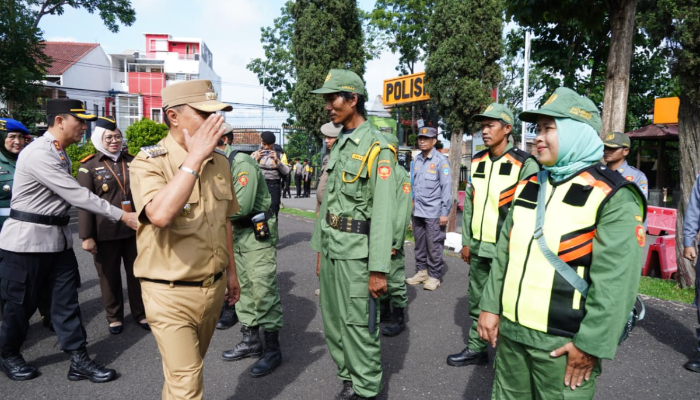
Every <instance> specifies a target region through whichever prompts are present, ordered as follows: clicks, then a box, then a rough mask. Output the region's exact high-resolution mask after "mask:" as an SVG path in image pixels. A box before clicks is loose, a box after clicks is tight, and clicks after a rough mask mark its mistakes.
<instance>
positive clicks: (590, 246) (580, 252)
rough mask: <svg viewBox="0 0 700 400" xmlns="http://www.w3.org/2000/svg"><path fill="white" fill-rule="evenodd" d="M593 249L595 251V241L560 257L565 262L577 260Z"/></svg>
mask: <svg viewBox="0 0 700 400" xmlns="http://www.w3.org/2000/svg"><path fill="white" fill-rule="evenodd" d="M591 251H593V243H592V242H591V243H588V244H587V245H585V246H583V247H581V248H580V249H578V250H575V251H572V252H570V253H566V254H563V255H560V256H559V258H561V260H562V261H564V262H569V261H572V260H575V259H577V258H579V257H583V256H585V255H586V254H588V253H590V252H591Z"/></svg>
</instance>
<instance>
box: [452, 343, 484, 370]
mask: <svg viewBox="0 0 700 400" xmlns="http://www.w3.org/2000/svg"><path fill="white" fill-rule="evenodd" d="M488 362H489V356H488V354H487V353H486V351H474V350H472V349H470V348H469V347H465V348H464V350H462V351H461V352H459V353H457V354H450V355H449V356H447V365H451V366H453V367H463V366H465V365H471V364H476V365H486V364H487V363H488Z"/></svg>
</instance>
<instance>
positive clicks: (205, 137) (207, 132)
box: [183, 114, 225, 171]
mask: <svg viewBox="0 0 700 400" xmlns="http://www.w3.org/2000/svg"><path fill="white" fill-rule="evenodd" d="M223 123H224V117H223V115H221V114H211V115H210V116H209V117H208V118H207V119H206V120H205V121H204V123H202V125H200V126H199V129H197V131H196V132H195V133H194V134H193V135H190V132H189V131H188V130H187V129H183V133H184V136H185V146H187V153H188V157H187V158H190V157H192V158H193V159H192V160H190V161H194V162H195V163H196V164H201V163H202V161H204V160H205V159H207V158H208V157H211V153H212V152H213V151H214V148H215V147H216V144H217V143H218V141H219V139H220V138H221V136H222V135H223V134H224V130H225V129H224V128H223V127H222V126H221V125H222V124H223ZM183 166H187V167H188V168H191V166H190V165H185V163H183ZM194 166H195V167H198V166H199V165H194ZM192 169H194V170H195V171H196V170H197V169H198V168H192Z"/></svg>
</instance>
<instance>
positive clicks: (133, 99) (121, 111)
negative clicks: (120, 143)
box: [114, 95, 143, 132]
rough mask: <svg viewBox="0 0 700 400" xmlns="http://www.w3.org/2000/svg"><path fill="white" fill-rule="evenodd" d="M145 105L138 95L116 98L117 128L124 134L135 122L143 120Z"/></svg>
mask: <svg viewBox="0 0 700 400" xmlns="http://www.w3.org/2000/svg"><path fill="white" fill-rule="evenodd" d="M142 107H143V105H142V103H141V96H138V95H118V96H117V97H116V107H115V108H116V110H115V111H116V113H115V114H114V116H115V117H116V118H117V126H118V127H119V129H120V130H121V131H122V132H126V128H128V127H130V126H131V125H132V124H133V123H134V122H136V121H138V120H140V119H141V116H142V115H143V108H142Z"/></svg>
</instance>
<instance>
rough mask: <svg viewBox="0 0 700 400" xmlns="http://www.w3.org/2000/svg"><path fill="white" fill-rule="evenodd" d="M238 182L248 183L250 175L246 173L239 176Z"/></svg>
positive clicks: (242, 184)
mask: <svg viewBox="0 0 700 400" xmlns="http://www.w3.org/2000/svg"><path fill="white" fill-rule="evenodd" d="M238 183H240V184H241V186H245V185H247V184H248V177H247V176H245V175H243V176H241V177H238Z"/></svg>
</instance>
